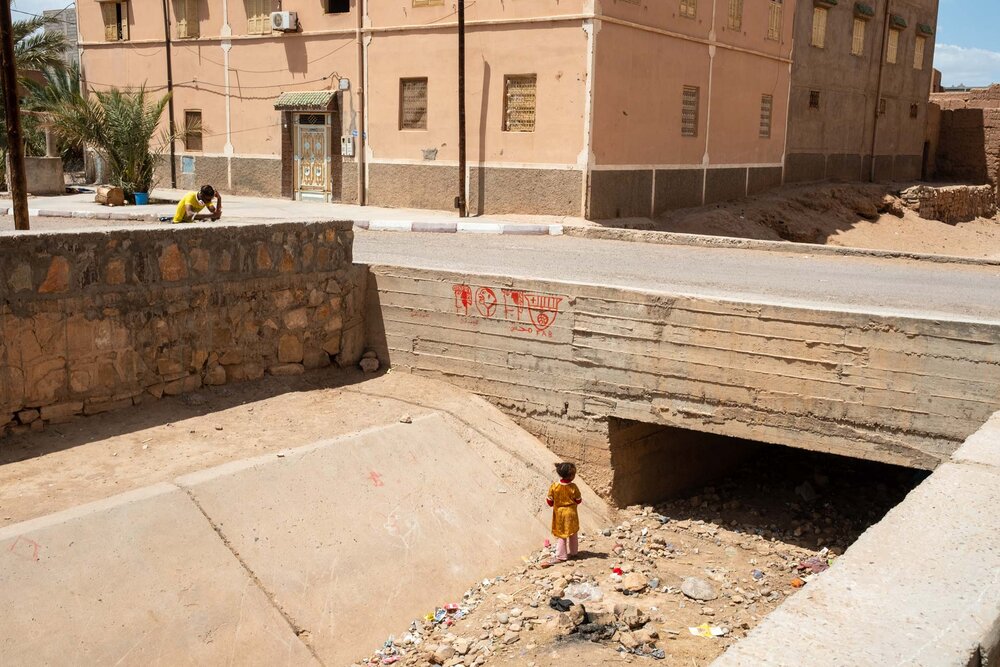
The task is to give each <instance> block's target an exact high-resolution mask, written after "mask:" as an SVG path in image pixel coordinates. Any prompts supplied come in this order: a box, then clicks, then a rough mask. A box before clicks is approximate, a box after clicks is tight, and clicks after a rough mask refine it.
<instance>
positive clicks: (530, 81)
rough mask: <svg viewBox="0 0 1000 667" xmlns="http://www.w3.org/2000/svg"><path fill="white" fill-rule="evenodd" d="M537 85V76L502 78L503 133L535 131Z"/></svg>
mask: <svg viewBox="0 0 1000 667" xmlns="http://www.w3.org/2000/svg"><path fill="white" fill-rule="evenodd" d="M537 83H538V75H537V74H519V75H516V76H506V77H504V80H503V89H504V100H503V130H504V132H534V131H535V99H536V97H535V96H536V92H537Z"/></svg>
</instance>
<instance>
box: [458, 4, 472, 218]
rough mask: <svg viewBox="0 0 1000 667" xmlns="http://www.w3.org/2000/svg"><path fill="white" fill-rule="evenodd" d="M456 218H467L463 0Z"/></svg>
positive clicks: (460, 11)
mask: <svg viewBox="0 0 1000 667" xmlns="http://www.w3.org/2000/svg"><path fill="white" fill-rule="evenodd" d="M455 208H457V209H458V217H460V218H467V217H469V210H468V207H467V203H466V201H465V0H458V197H456V198H455Z"/></svg>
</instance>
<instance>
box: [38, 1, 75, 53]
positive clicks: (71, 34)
mask: <svg viewBox="0 0 1000 667" xmlns="http://www.w3.org/2000/svg"><path fill="white" fill-rule="evenodd" d="M42 16H44V17H45V18H46V19H48V20H49V21H50V22H49V23H48V24H46V26H45V32H57V33H59V34H60V35H62V36H63V37H64V38H65V39H66V49H65V50H64V51H63V62H65V63H66V64H67V65H79V64H80V51H79V47H78V45H77V27H76V7H75V6H70V7H66V8H64V9H46V10H44V11H43V12H42Z"/></svg>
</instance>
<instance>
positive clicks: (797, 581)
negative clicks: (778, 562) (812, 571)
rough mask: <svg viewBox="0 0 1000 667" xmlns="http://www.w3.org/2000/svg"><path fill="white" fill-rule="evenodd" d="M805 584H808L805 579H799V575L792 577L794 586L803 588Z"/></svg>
mask: <svg viewBox="0 0 1000 667" xmlns="http://www.w3.org/2000/svg"><path fill="white" fill-rule="evenodd" d="M805 585H806V582H805V581H803V580H802V579H799V578H798V577H795V578H794V579H792V588H802V587H803V586H805Z"/></svg>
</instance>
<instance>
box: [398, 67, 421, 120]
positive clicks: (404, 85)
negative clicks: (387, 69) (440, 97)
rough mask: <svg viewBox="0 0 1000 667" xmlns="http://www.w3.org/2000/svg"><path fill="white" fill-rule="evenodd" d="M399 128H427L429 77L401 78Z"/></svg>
mask: <svg viewBox="0 0 1000 667" xmlns="http://www.w3.org/2000/svg"><path fill="white" fill-rule="evenodd" d="M399 129H401V130H426V129H427V78H426V77H424V78H422V79H400V80H399Z"/></svg>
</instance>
